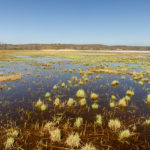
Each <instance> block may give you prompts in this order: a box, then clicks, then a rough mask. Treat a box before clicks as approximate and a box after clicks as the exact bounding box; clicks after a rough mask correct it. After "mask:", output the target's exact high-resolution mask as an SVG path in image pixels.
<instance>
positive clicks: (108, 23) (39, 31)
mask: <svg viewBox="0 0 150 150" xmlns="http://www.w3.org/2000/svg"><path fill="white" fill-rule="evenodd" d="M0 42H3V43H12V44H21V43H74V44H85V43H86V44H90V43H96V44H107V45H150V0H0Z"/></svg>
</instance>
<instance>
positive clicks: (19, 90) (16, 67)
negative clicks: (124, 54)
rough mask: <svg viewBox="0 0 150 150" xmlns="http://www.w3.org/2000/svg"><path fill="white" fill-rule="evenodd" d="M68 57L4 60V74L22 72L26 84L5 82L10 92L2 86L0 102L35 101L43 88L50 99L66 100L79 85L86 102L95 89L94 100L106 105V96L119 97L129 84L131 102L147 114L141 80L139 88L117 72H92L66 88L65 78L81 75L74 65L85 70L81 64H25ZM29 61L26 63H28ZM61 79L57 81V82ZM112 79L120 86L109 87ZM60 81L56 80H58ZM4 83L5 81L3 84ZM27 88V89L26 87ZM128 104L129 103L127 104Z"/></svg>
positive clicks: (149, 111)
mask: <svg viewBox="0 0 150 150" xmlns="http://www.w3.org/2000/svg"><path fill="white" fill-rule="evenodd" d="M70 60H71V59H60V58H45V57H44V58H41V57H40V58H39V57H38V58H33V57H32V58H30V61H27V63H26V61H25V62H23V61H20V62H17V63H14V64H11V63H10V62H7V63H6V66H5V67H4V68H0V72H4V73H7V72H9V71H11V72H22V73H23V74H24V76H23V78H22V80H25V81H26V84H24V83H23V82H22V80H19V81H13V82H7V83H6V84H7V87H12V86H13V85H14V86H15V87H14V88H12V89H11V90H10V91H8V90H7V88H3V89H2V91H0V100H1V101H6V100H8V101H11V102H13V101H21V100H22V99H24V104H25V103H27V102H28V103H31V102H32V101H37V100H38V99H39V98H42V99H44V95H45V93H46V92H47V91H49V92H51V95H52V99H54V98H55V97H56V96H61V100H68V98H69V97H72V98H76V97H75V94H76V91H77V90H78V89H80V88H83V89H84V90H85V91H86V93H87V101H88V103H89V104H91V101H90V99H89V96H90V93H91V92H95V93H97V94H99V95H100V97H99V101H98V103H99V104H100V105H105V106H106V107H108V105H109V99H110V97H111V95H112V94H113V95H116V97H117V99H118V100H119V99H120V98H122V97H123V96H125V94H126V91H127V90H129V89H130V87H132V88H133V89H134V91H135V96H134V97H133V98H132V99H131V102H130V103H132V104H135V105H137V106H138V108H139V111H143V112H146V113H150V110H149V109H148V107H147V106H146V104H145V103H144V99H145V98H146V96H147V94H148V93H150V91H149V90H147V91H146V90H145V89H148V88H149V85H148V84H147V83H144V86H143V87H141V86H140V85H139V84H138V82H134V81H132V80H131V78H130V76H129V75H124V76H125V77H126V79H125V80H121V75H108V74H93V75H89V76H88V79H89V82H88V83H86V84H84V85H82V86H77V87H75V86H74V85H75V84H76V83H74V82H73V81H72V85H73V87H70V86H69V85H68V84H67V81H68V80H71V78H72V76H77V77H78V79H80V78H82V76H80V75H79V73H78V68H79V67H80V68H82V69H83V70H86V69H87V68H88V66H87V67H85V66H84V65H82V64H65V63H64V64H62V63H61V64H60V65H58V64H57V63H55V64H51V63H50V64H51V65H52V66H54V67H55V68H54V69H42V68H41V66H34V65H29V64H31V63H32V61H33V62H35V61H36V62H38V63H48V64H49V62H50V61H53V62H57V61H70ZM28 63H29V64H28ZM108 65H110V66H112V67H114V66H116V65H125V64H124V63H108ZM128 66H130V67H131V66H134V67H136V71H138V70H139V69H140V68H138V65H136V64H128ZM64 69H67V70H68V71H67V73H64ZM69 69H75V72H73V73H69ZM27 72H31V75H27V74H26V73H27ZM38 74H40V75H41V76H40V77H37V76H36V75H38ZM96 75H99V76H100V79H98V80H96ZM60 80H61V82H60ZM113 80H119V82H120V85H119V86H117V87H112V86H111V85H110V83H111V82H112V81H113ZM59 82H60V83H59ZM62 82H65V84H66V85H67V87H68V88H69V89H67V88H65V89H62V88H61V83H62ZM57 83H59V84H58V90H57V91H53V90H52V88H53V86H54V85H55V84H57ZM3 84H5V83H3ZM100 86H104V87H103V88H100ZM29 88H30V89H31V91H30V90H29ZM130 105H131V104H130Z"/></svg>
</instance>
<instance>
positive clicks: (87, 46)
mask: <svg viewBox="0 0 150 150" xmlns="http://www.w3.org/2000/svg"><path fill="white" fill-rule="evenodd" d="M41 49H76V50H150V46H107V45H100V44H83V45H78V44H21V45H13V44H0V50H41Z"/></svg>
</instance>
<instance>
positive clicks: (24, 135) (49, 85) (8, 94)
mask: <svg viewBox="0 0 150 150" xmlns="http://www.w3.org/2000/svg"><path fill="white" fill-rule="evenodd" d="M0 149H15V150H32V149H33V150H43V149H47V150H48V149H49V150H50V149H54V150H55V149H56V150H57V149H58V150H63V149H64V150H71V149H75V150H101V149H102V150H105V149H106V150H108V149H109V150H126V149H130V150H148V149H150V53H146V54H145V53H139V52H138V53H136V52H132V53H129V52H125V53H115V52H107V53H106V52H104V51H99V52H98V51H93V52H89V51H78V50H76V51H74V50H72V51H65V50H56V51H54V50H51V51H49V50H38V51H34V50H32V51H29V50H27V51H19V50H18V51H13V50H12V51H8V50H5V51H0Z"/></svg>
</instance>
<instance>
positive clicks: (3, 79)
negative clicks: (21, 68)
mask: <svg viewBox="0 0 150 150" xmlns="http://www.w3.org/2000/svg"><path fill="white" fill-rule="evenodd" d="M22 76H23V75H22V73H15V74H11V75H3V76H0V82H6V81H16V80H20V79H21V78H22Z"/></svg>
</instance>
